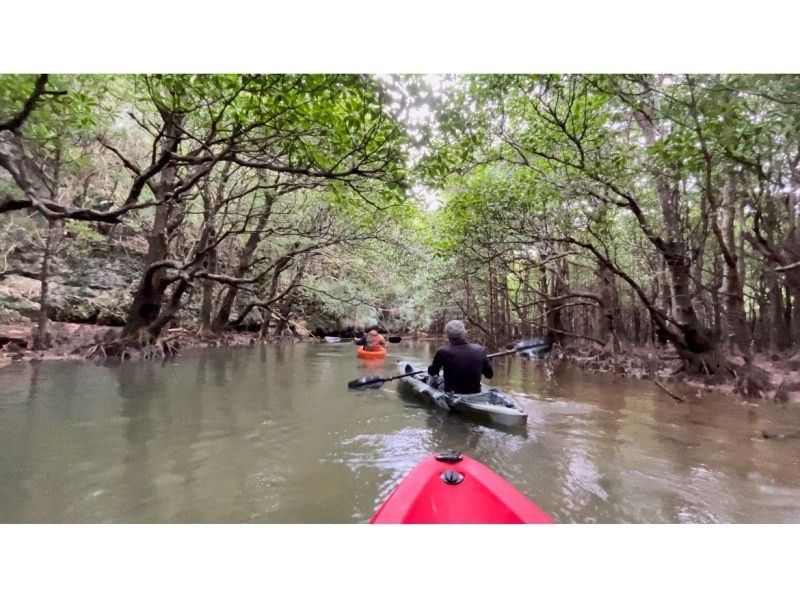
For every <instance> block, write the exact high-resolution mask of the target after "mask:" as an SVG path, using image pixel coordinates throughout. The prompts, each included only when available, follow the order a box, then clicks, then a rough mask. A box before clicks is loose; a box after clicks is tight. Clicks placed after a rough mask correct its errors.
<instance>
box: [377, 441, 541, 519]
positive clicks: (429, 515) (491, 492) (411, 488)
mask: <svg viewBox="0 0 800 598" xmlns="http://www.w3.org/2000/svg"><path fill="white" fill-rule="evenodd" d="M370 523H553V519H552V518H551V517H550V516H549V515H548V514H547V513H545V512H544V511H543V510H542V509H540V508H539V507H538V506H537V505H536V504H534V503H533V502H531V501H530V500H529V499H528V498H527V497H526V496H525V495H524V494H522V493H521V492H520V491H519V490H517V489H516V488H514V486H512V485H511V484H509V483H508V482H507V481H505V480H504V479H503V478H501V477H500V476H499V475H497V474H496V473H495V472H493V471H492V470H491V469H489V468H488V467H486V466H485V465H483V464H482V463H480V462H479V461H476V460H475V459H471V458H470V457H466V456H463V455H460V454H458V453H452V452H449V451H448V452H445V453H440V454H438V455H431V456H430V457H427V458H426V459H425V460H424V461H422V462H421V463H420V464H419V465H417V466H416V467H415V468H414V469H413V470H412V471H411V473H409V474H408V475H407V476H406V477H405V478H404V479H403V480H402V481H401V482H400V484H399V485H398V486H397V487H396V488H395V489H394V490H393V491H392V493H391V494H390V495H389V498H387V499H386V501H385V502H384V503H383V505H381V507H380V508H379V509H378V510H377V512H376V513H375V515H373V517H372V519H371V520H370Z"/></svg>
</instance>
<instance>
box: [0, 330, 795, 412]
mask: <svg viewBox="0 0 800 598" xmlns="http://www.w3.org/2000/svg"><path fill="white" fill-rule="evenodd" d="M34 328H35V326H34V325H33V324H0V367H3V366H5V365H8V364H10V363H13V362H15V361H23V362H31V363H36V362H40V361H59V360H60V361H65V360H76V361H79V360H84V359H86V358H87V355H88V354H89V353H90V350H91V347H92V346H93V345H96V344H98V343H101V342H104V341H108V340H110V339H112V338H114V337H115V336H116V335H117V334H118V332H119V330H120V328H119V327H117V326H101V325H97V324H73V323H67V322H51V323H50V326H49V331H50V336H51V345H52V346H51V347H50V348H48V349H44V350H38V351H34V350H33V349H32V348H31V347H32V344H33V331H34ZM166 337H167V338H168V339H169V341H170V343H172V345H173V346H175V347H177V349H178V351H183V350H185V349H197V348H201V349H202V348H207V347H235V346H247V345H254V344H259V343H264V342H280V341H276V340H270V341H264V340H262V339H260V338H259V337H258V334H257V333H256V332H227V333H224V334H221V335H219V336H216V337H200V336H198V335H197V334H195V333H194V332H192V331H190V330H188V329H186V328H172V329H170V330H169V333H168V334H167V335H166ZM294 340H301V341H302V340H306V339H294ZM307 340H310V341H312V342H316V341H322V339H316V338H314V337H310V338H309V339H307ZM414 340H419V341H438V340H441V337H440V336H438V335H418V336H417V337H416V338H414ZM552 358H553V359H557V360H560V361H564V362H567V363H571V364H573V365H577V366H579V367H580V368H581V369H584V370H589V371H595V372H600V373H610V374H614V375H616V376H619V377H620V378H634V379H638V380H649V381H652V382H653V383H654V384H656V386H658V387H659V388H661V390H662V391H663V392H664V394H665V398H671V399H673V400H676V401H681V402H692V401H694V400H700V399H699V397H700V396H701V395H702V393H703V392H714V393H720V394H727V395H731V396H737V395H736V391H735V389H734V385H733V383H732V382H731V383H728V384H708V383H706V382H705V381H703V380H702V379H700V378H695V377H691V376H686V375H685V374H684V373H682V372H680V371H678V370H679V369H680V363H681V362H680V359H679V358H678V356H677V355H673V354H671V353H659V352H656V351H654V350H653V349H648V348H642V347H635V348H628V349H627V350H625V351H624V352H620V353H617V354H613V355H612V354H602V353H597V352H591V351H589V350H588V349H586V348H580V347H575V346H573V347H570V348H569V349H568V350H556V351H554V354H553V356H552ZM755 364H756V365H757V366H758V367H760V368H761V369H763V370H764V371H765V372H767V374H768V375H769V385H770V389H769V390H767V391H765V392H764V393H763V396H762V397H761V399H762V400H767V401H770V402H775V403H778V404H785V403H796V404H800V353H797V354H793V355H792V354H771V355H765V354H759V355H757V356H756V358H755Z"/></svg>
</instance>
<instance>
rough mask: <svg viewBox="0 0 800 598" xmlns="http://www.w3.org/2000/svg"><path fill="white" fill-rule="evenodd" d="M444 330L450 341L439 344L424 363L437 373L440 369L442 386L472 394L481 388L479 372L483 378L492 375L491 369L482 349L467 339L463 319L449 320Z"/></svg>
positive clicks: (446, 390)
mask: <svg viewBox="0 0 800 598" xmlns="http://www.w3.org/2000/svg"><path fill="white" fill-rule="evenodd" d="M444 332H445V334H446V335H447V338H448V339H449V341H450V345H449V346H446V347H441V348H440V349H439V350H438V351H436V355H434V357H433V363H432V364H431V365H430V366H429V367H428V373H429V374H430V375H431V376H432V377H437V376H438V375H439V371H440V370H441V369H444V390H445V392H451V391H452V392H455V393H458V394H474V393H477V392H480V391H481V374H483V375H484V376H486V377H487V378H491V377H492V376H494V370H492V365H491V364H490V363H489V358H488V357H487V356H486V349H484V348H483V346H481V345H479V344H477V343H470V342H468V341H467V332H466V330H465V329H464V322H462V321H461V320H451V321H449V322H448V323H447V324H446V325H445V327H444Z"/></svg>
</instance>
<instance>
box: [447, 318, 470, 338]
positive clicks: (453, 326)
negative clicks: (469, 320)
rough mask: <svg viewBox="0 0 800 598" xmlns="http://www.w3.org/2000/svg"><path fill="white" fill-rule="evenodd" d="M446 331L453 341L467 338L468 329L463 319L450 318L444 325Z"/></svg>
mask: <svg viewBox="0 0 800 598" xmlns="http://www.w3.org/2000/svg"><path fill="white" fill-rule="evenodd" d="M444 333H445V334H446V335H447V338H449V339H450V340H451V341H458V340H466V339H467V330H466V328H464V322H462V321H461V320H450V321H449V322H448V323H447V324H445V325H444Z"/></svg>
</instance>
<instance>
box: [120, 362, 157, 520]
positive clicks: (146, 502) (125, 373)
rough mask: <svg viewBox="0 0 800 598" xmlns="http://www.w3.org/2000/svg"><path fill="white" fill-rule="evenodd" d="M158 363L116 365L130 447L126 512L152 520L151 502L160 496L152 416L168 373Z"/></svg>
mask: <svg viewBox="0 0 800 598" xmlns="http://www.w3.org/2000/svg"><path fill="white" fill-rule="evenodd" d="M156 367H157V365H156V364H154V363H126V364H122V365H120V366H118V367H115V368H113V371H114V373H115V374H116V378H117V387H118V393H119V396H120V398H121V399H122V410H121V413H120V414H121V415H122V417H123V418H124V420H125V423H124V425H123V428H124V434H125V440H126V441H127V447H126V448H127V451H126V453H125V457H124V458H123V463H124V465H125V471H124V473H123V475H122V479H121V480H120V484H121V487H122V488H123V496H124V500H125V501H126V502H127V503H128V504H127V508H126V509H125V512H128V513H131V514H132V515H133V516H134V517H139V518H145V519H146V520H152V519H153V517H152V512H149V511H148V509H149V508H150V503H152V502H153V501H154V500H155V498H156V484H155V474H154V472H153V459H158V457H151V454H150V450H151V447H150V444H151V442H152V440H153V438H154V436H155V431H154V422H153V416H152V413H151V411H152V406H153V399H154V397H155V396H157V395H161V394H163V392H164V384H163V380H164V376H163V375H162V374H161V373H160V372H158V371H155V372H154V371H153V370H154V369H155V368H156Z"/></svg>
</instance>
